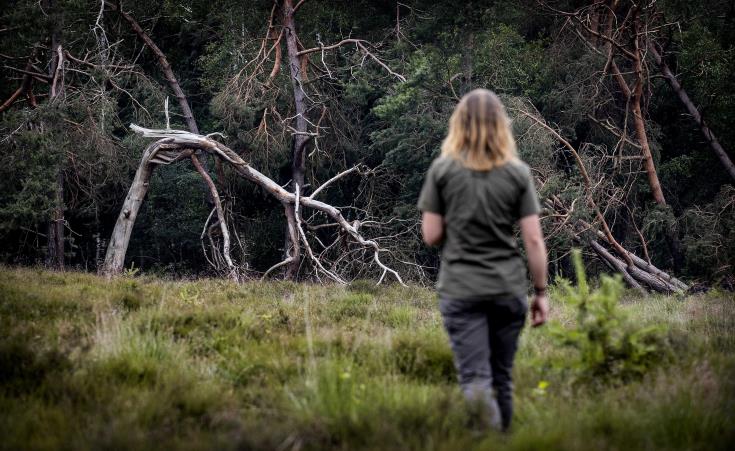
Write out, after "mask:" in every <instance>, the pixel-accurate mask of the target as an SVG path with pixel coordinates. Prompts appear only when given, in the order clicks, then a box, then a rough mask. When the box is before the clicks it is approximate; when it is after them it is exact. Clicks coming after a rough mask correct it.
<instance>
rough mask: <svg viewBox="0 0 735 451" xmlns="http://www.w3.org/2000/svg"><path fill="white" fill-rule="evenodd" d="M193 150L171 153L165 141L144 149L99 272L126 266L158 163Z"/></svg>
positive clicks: (114, 272) (110, 273) (114, 271)
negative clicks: (140, 214) (140, 211)
mask: <svg viewBox="0 0 735 451" xmlns="http://www.w3.org/2000/svg"><path fill="white" fill-rule="evenodd" d="M191 154H192V151H187V152H183V153H176V154H172V153H171V152H168V151H167V150H166V144H165V143H164V144H161V143H153V144H151V145H149V146H148V147H147V148H146V149H145V151H144V152H143V157H142V158H141V161H140V165H139V166H138V170H137V171H135V177H134V178H133V182H132V183H131V184H130V189H129V190H128V195H127V196H126V197H125V201H124V202H123V205H122V208H121V209H120V215H119V216H118V218H117V222H115V228H114V229H113V231H112V236H111V237H110V242H109V244H108V246H107V253H106V254H105V261H104V263H103V264H102V268H101V270H100V273H102V274H104V275H106V276H108V277H109V276H113V275H117V274H120V273H122V270H123V268H125V254H126V253H127V251H128V244H130V236H131V234H132V232H133V226H134V225H135V219H136V218H137V217H138V211H139V210H140V206H141V205H142V204H143V199H145V196H146V194H147V193H148V187H149V185H150V181H151V176H152V175H153V169H154V168H155V166H156V165H161V164H171V163H173V162H176V161H178V160H180V159H182V158H185V157H188V156H190V155H191Z"/></svg>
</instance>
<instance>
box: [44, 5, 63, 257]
mask: <svg viewBox="0 0 735 451" xmlns="http://www.w3.org/2000/svg"><path fill="white" fill-rule="evenodd" d="M54 3H55V2H49V5H48V6H49V9H50V10H52V11H53V14H57V15H59V12H58V11H56V5H55V4H54ZM57 19H60V17H57ZM52 27H53V29H52V31H51V65H50V67H49V76H50V77H51V82H50V85H51V87H50V93H49V102H50V103H53V102H55V101H56V99H57V98H59V97H60V96H61V95H63V92H64V83H63V76H60V74H61V72H62V70H63V64H64V61H63V52H62V49H61V23H60V20H54V21H53V25H52ZM62 75H63V74H62ZM61 152H62V155H61V157H60V159H59V166H58V168H56V177H54V178H55V180H54V208H53V210H52V212H51V218H49V222H48V236H47V248H46V264H47V265H48V266H49V267H52V268H55V269H57V270H59V271H63V270H64V166H65V162H66V156H65V155H63V149H62V150H61Z"/></svg>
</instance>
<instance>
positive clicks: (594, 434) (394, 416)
mask: <svg viewBox="0 0 735 451" xmlns="http://www.w3.org/2000/svg"><path fill="white" fill-rule="evenodd" d="M552 293H553V292H552ZM557 297H560V295H559V296H557ZM553 298H554V297H553V294H552V304H553V308H552V317H553V320H554V321H555V322H556V323H558V324H559V325H560V326H559V327H562V328H573V327H574V324H575V321H576V318H577V313H576V311H575V308H574V306H572V305H568V304H566V303H561V302H554V301H553ZM618 308H619V309H621V310H622V311H623V312H624V313H625V315H626V317H627V318H628V319H629V320H630V321H632V322H633V323H634V325H635V327H640V328H644V327H649V326H654V325H655V326H657V327H659V328H661V330H663V333H664V334H665V335H666V339H667V343H670V346H671V349H672V350H673V352H672V353H671V357H670V358H668V359H663V360H655V365H653V366H651V367H650V368H648V367H647V368H646V371H645V372H644V373H643V374H641V375H638V376H637V377H633V378H630V377H629V378H625V380H623V379H617V380H616V379H613V380H604V381H596V380H594V379H593V380H590V379H580V378H577V377H573V376H574V374H575V370H574V369H573V367H574V365H575V364H577V363H578V359H579V357H578V355H577V353H576V352H575V350H574V349H569V348H565V347H562V346H559V345H558V344H557V342H556V341H555V339H554V337H553V336H552V333H551V331H550V330H549V329H544V328H542V329H526V330H525V331H524V332H523V334H522V336H521V343H520V350H519V353H518V359H517V364H516V368H515V370H514V376H515V381H516V398H517V400H516V405H517V411H516V419H515V424H514V427H513V430H512V432H511V433H510V434H509V435H507V436H499V435H495V434H490V435H484V436H478V435H477V434H476V433H474V432H473V431H472V430H471V429H469V428H467V424H468V418H467V414H466V411H465V406H464V404H463V401H462V397H461V394H460V393H459V389H458V387H457V385H456V382H455V374H454V369H453V364H452V356H451V352H450V350H449V347H448V345H447V339H446V336H445V333H444V331H443V329H442V325H441V318H440V316H439V314H438V311H437V309H436V306H435V297H434V295H433V293H432V292H430V291H428V290H425V289H422V288H418V287H410V288H403V287H398V286H388V287H380V288H376V287H374V286H372V285H371V284H367V283H364V282H360V283H357V284H355V285H353V286H351V287H338V286H318V285H310V284H292V283H287V282H268V283H258V282H253V283H247V284H242V285H235V284H232V283H229V282H226V281H221V280H198V281H191V282H180V281H165V280H158V279H154V278H148V277H145V276H143V277H138V278H134V279H129V278H128V279H126V278H121V279H117V280H113V281H111V282H107V281H104V280H102V279H99V278H97V277H95V276H91V275H87V274H79V273H65V274H58V273H50V272H45V271H42V270H34V269H11V268H0V337H2V339H1V340H0V437H2V440H0V448H1V449H95V448H114V449H283V450H285V449H330V448H337V449H538V448H549V449H580V450H582V449H585V450H586V449H592V448H601V449H651V448H660V449H726V448H727V447H728V446H729V444H730V443H733V439H735V431H734V428H733V424H735V421H734V420H735V418H733V417H734V416H735V415H734V414H733V412H735V405H734V404H735V402H734V400H735V383H734V382H733V378H732V375H733V374H735V355H734V354H733V350H735V299H733V296H732V293H721V292H720V293H710V294H707V295H697V296H689V297H684V298H673V297H665V296H651V297H647V298H640V297H637V296H635V295H632V294H629V293H627V294H625V296H624V299H623V301H622V303H621V305H620V306H619V307H618Z"/></svg>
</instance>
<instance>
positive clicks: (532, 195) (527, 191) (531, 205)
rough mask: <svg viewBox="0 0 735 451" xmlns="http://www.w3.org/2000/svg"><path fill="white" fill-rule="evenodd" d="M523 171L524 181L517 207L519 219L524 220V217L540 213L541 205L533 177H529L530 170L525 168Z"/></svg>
mask: <svg viewBox="0 0 735 451" xmlns="http://www.w3.org/2000/svg"><path fill="white" fill-rule="evenodd" d="M525 169H526V170H525V171H523V173H524V176H525V177H524V179H525V180H524V185H523V188H522V192H521V198H520V202H519V205H518V217H519V218H525V217H526V216H531V215H537V214H539V213H541V205H540V203H539V200H538V193H537V192H536V186H535V185H534V183H533V176H531V170H530V169H529V168H528V167H525Z"/></svg>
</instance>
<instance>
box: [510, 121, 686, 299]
mask: <svg viewBox="0 0 735 451" xmlns="http://www.w3.org/2000/svg"><path fill="white" fill-rule="evenodd" d="M511 111H513V112H515V113H517V114H519V115H520V116H522V117H525V118H527V119H529V120H530V121H531V123H532V124H533V125H534V126H537V127H540V128H542V129H543V130H545V131H546V132H547V133H549V134H550V135H551V136H553V138H554V140H556V141H557V142H560V143H561V144H562V145H563V146H564V147H565V148H566V149H567V150H568V151H569V152H570V153H571V154H572V156H573V159H574V162H575V165H576V166H577V170H578V171H579V173H580V175H581V177H582V183H583V192H584V202H585V204H587V205H588V206H589V207H590V208H591V209H592V211H593V213H594V222H593V223H589V222H586V221H584V220H583V219H572V218H573V215H572V213H573V210H574V205H573V204H572V205H571V206H569V205H566V204H565V203H564V201H562V199H561V198H560V197H559V196H558V195H556V194H552V195H551V196H549V197H548V198H547V199H546V200H545V207H546V208H547V209H548V211H549V215H547V217H548V218H550V219H552V220H553V221H554V222H555V223H556V224H557V226H558V227H559V228H563V229H567V230H568V232H569V234H570V235H572V236H573V237H574V239H575V240H576V241H577V242H579V243H581V244H584V245H587V246H589V247H590V248H592V250H593V251H594V252H595V253H596V254H597V256H598V257H599V258H600V260H601V261H603V262H604V263H605V264H607V265H608V266H609V267H611V268H612V269H613V270H615V271H617V272H619V273H620V274H621V275H622V277H623V279H624V280H625V281H626V283H627V284H628V285H629V286H630V287H632V288H635V289H639V290H642V289H643V288H644V287H646V288H648V289H651V290H654V291H658V292H663V293H670V292H675V291H680V290H686V289H688V286H687V285H686V284H684V283H683V282H681V281H680V280H678V279H676V278H675V277H673V276H671V275H669V274H668V273H666V272H665V271H662V270H660V269H659V268H657V267H656V266H654V265H653V264H651V263H650V262H648V261H646V260H643V259H642V258H640V257H638V256H636V255H635V254H634V253H633V252H631V251H629V250H627V249H626V248H625V247H624V246H623V245H622V244H621V243H620V242H619V241H618V240H616V239H615V237H614V236H613V234H612V231H611V228H610V226H609V224H608V221H607V219H606V218H605V215H604V213H603V211H602V209H601V208H600V203H598V201H597V200H596V199H595V197H596V196H599V195H605V198H604V199H603V200H602V202H604V203H610V202H611V196H610V195H609V194H607V193H609V191H605V190H603V191H602V192H603V193H605V194H600V193H599V192H595V186H594V185H595V184H594V183H593V179H592V177H591V176H590V173H589V172H588V168H587V165H586V164H585V161H584V159H583V158H582V156H581V155H580V153H579V151H578V150H577V149H576V148H575V147H574V146H572V144H571V143H570V142H569V141H568V140H566V139H565V138H564V137H563V136H562V135H561V134H560V133H559V132H558V131H557V130H556V129H554V128H553V127H551V126H550V125H549V124H547V123H546V121H544V120H543V119H542V118H540V117H539V115H538V113H537V112H535V111H531V109H530V108H527V107H513V108H511ZM539 176H541V174H539ZM544 183H545V181H544V180H543V179H541V180H539V184H540V185H543V184H544ZM583 235H586V237H585V238H582V237H583ZM602 243H605V244H607V245H608V246H610V248H611V249H612V252H611V251H610V250H608V249H607V248H606V247H605V246H604V245H603V244H602Z"/></svg>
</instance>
